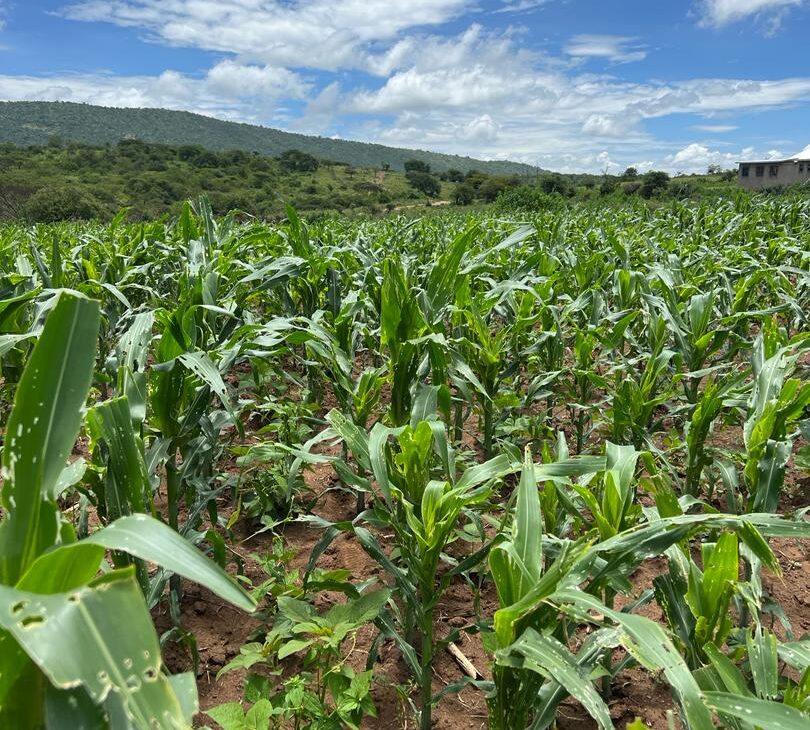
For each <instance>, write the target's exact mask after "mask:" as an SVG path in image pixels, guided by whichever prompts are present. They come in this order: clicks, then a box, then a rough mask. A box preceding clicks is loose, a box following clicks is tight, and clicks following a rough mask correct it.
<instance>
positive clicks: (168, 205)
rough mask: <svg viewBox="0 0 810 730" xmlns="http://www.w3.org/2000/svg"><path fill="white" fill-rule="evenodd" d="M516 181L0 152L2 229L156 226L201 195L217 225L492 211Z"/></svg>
mask: <svg viewBox="0 0 810 730" xmlns="http://www.w3.org/2000/svg"><path fill="white" fill-rule="evenodd" d="M524 181H525V178H521V177H519V176H504V175H487V174H486V173H483V172H481V171H480V170H478V171H472V172H469V173H466V174H464V173H462V172H460V171H459V170H453V171H447V172H439V173H435V172H433V174H427V173H425V172H422V173H417V174H416V176H415V177H413V176H412V175H411V176H409V174H407V173H401V172H398V171H396V170H381V169H380V168H379V167H377V168H374V167H355V166H353V165H349V164H346V163H344V162H334V161H329V160H318V159H317V158H315V157H313V156H312V155H308V154H305V153H302V152H300V151H288V152H283V153H282V154H281V155H279V156H278V157H270V156H269V155H261V154H258V153H250V152H244V151H242V150H224V151H217V150H209V149H206V148H205V147H203V146H202V145H196V144H194V145H165V144H157V143H154V142H143V141H141V140H137V139H129V140H121V141H119V142H117V143H116V144H108V145H87V144H83V143H81V142H74V141H69V140H65V139H64V138H62V137H51V138H50V139H49V140H48V143H47V144H44V145H29V146H20V145H15V144H12V143H10V142H0V220H3V219H5V220H27V221H30V222H35V221H43V222H48V221H57V220H63V219H70V218H82V219H87V218H101V219H105V220H109V219H110V218H112V217H113V216H114V215H115V214H116V213H117V212H118V211H119V210H120V209H121V208H124V207H126V208H129V211H130V216H131V218H133V219H154V218H158V217H160V216H162V215H164V214H166V213H170V214H171V213H176V212H178V211H179V209H180V206H181V205H182V203H183V201H184V200H188V199H193V198H197V197H198V196H199V195H203V194H204V195H207V196H208V197H209V199H210V202H211V206H212V208H213V210H214V212H215V213H217V214H218V215H221V214H224V213H227V212H228V211H229V210H233V209H238V210H241V211H243V212H245V213H248V214H251V215H254V216H259V217H262V218H275V217H281V216H283V215H284V212H285V207H286V205H287V204H292V205H293V206H295V207H296V208H298V209H299V210H300V211H302V212H305V213H307V214H313V213H325V212H330V213H334V212H338V213H358V214H364V215H368V214H378V213H384V212H386V211H391V210H400V209H403V208H413V207H423V206H424V205H425V203H426V202H427V200H428V197H429V198H431V199H434V200H435V199H437V198H438V199H439V200H441V201H442V204H447V201H448V200H453V201H454V202H457V203H458V202H461V203H463V204H468V203H472V202H492V201H494V200H495V198H497V196H498V194H499V193H500V192H501V191H502V190H505V189H507V188H514V187H516V186H518V185H520V184H521V183H522V182H524ZM426 182H427V183H429V184H428V186H427V188H426V187H425V183H426Z"/></svg>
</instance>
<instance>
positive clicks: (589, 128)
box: [582, 114, 635, 137]
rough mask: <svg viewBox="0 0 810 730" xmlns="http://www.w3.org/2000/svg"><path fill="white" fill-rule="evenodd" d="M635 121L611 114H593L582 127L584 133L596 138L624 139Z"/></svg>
mask: <svg viewBox="0 0 810 730" xmlns="http://www.w3.org/2000/svg"><path fill="white" fill-rule="evenodd" d="M634 126H635V124H634V121H633V120H629V119H627V118H625V117H621V116H614V115H611V114H591V115H590V116H589V117H588V118H587V119H586V120H585V122H584V123H583V125H582V133H583V134H590V135H594V136H596V137H623V136H624V135H626V134H627V133H628V131H630V128H631V127H634Z"/></svg>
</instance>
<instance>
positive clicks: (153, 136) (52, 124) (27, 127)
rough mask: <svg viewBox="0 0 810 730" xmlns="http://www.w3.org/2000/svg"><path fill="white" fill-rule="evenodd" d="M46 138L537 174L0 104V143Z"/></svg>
mask: <svg viewBox="0 0 810 730" xmlns="http://www.w3.org/2000/svg"><path fill="white" fill-rule="evenodd" d="M52 137H61V138H63V139H66V140H72V141H76V142H81V143H84V144H88V145H105V144H115V143H117V142H119V141H121V140H123V139H139V140H142V141H144V142H154V143H159V144H165V145H186V144H197V145H201V146H203V147H205V148H206V149H209V150H219V151H222V150H234V149H235V150H242V151H245V152H258V153H261V154H263V155H270V156H276V155H279V154H281V153H282V152H285V151H287V150H292V149H297V150H301V151H302V152H306V153H308V154H310V155H313V156H314V157H317V158H318V159H320V160H333V161H335V162H344V163H347V164H349V165H353V166H354V167H368V168H381V167H383V166H384V165H389V166H390V168H391V169H392V170H398V171H402V170H404V164H405V161H406V160H412V159H416V160H421V161H423V162H426V163H428V164H429V165H430V166H431V168H432V169H433V170H435V171H437V172H442V171H445V170H450V169H456V170H460V171H461V172H468V171H469V170H472V169H477V170H481V171H482V172H486V173H488V174H490V175H534V174H537V173H538V172H540V170H539V169H538V168H535V167H531V166H530V165H524V164H521V163H517V162H507V161H484V160H475V159H473V158H471V157H461V156H457V155H447V154H442V153H439V152H428V151H425V150H411V149H402V148H399V147H386V146H384V145H379V144H370V143H366V142H353V141H349V140H342V139H330V138H326V137H314V136H308V135H304V134H295V133H292V132H283V131H281V130H278V129H271V128H269V127H260V126H256V125H252V124H241V123H238V122H226V121H223V120H221V119H215V118H213V117H206V116H202V115H200V114H192V113H190V112H181V111H171V110H168V109H118V108H111V107H102V106H92V105H90V104H74V103H72V102H62V101H3V102H0V142H12V143H13V144H16V145H21V146H28V145H41V144H45V143H46V142H48V140H49V139H50V138H52Z"/></svg>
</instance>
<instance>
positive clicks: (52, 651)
mask: <svg viewBox="0 0 810 730" xmlns="http://www.w3.org/2000/svg"><path fill="white" fill-rule="evenodd" d="M0 626H2V627H3V628H4V629H6V630H7V631H9V632H10V633H11V634H12V635H13V636H14V638H15V639H16V640H17V641H18V642H19V644H20V646H22V648H23V649H24V650H25V652H26V654H28V656H29V657H31V659H32V660H33V661H34V663H35V664H36V665H37V666H38V667H39V668H40V670H41V671H42V672H43V673H44V674H45V675H46V676H47V677H48V679H49V680H50V682H51V684H52V685H54V687H56V688H58V689H73V688H75V687H78V686H81V687H83V688H84V689H85V691H86V692H87V693H88V695H89V696H90V697H91V699H92V700H93V702H94V703H95V704H97V705H99V704H102V703H104V702H105V701H106V700H107V699H108V698H109V697H111V696H113V695H114V696H115V697H116V698H117V699H118V700H120V702H121V703H122V706H123V709H124V712H125V714H126V716H127V718H128V719H129V720H130V721H131V722H132V723H133V724H134V726H135V727H136V728H138V729H139V730H149V729H150V728H152V727H170V728H178V729H179V728H186V727H187V726H188V725H189V723H190V721H191V718H190V717H187V716H185V715H184V711H183V707H181V705H180V703H179V701H178V700H177V698H176V696H175V695H174V692H173V690H172V687H171V685H170V683H169V681H168V679H167V678H166V676H165V675H164V674H163V672H162V667H161V657H160V645H159V644H158V640H157V637H156V635H155V631H154V628H153V626H152V619H151V616H150V615H149V611H148V610H147V607H146V603H145V601H144V598H143V594H142V593H141V591H140V588H139V587H138V584H137V582H136V581H135V579H134V576H133V573H132V571H121V572H118V573H112V574H109V575H108V576H107V577H106V578H105V579H104V580H102V581H101V582H99V583H98V584H97V586H96V587H95V588H89V587H86V588H82V589H80V590H78V591H75V592H72V593H61V594H54V595H49V596H45V595H41V594H35V593H28V592H25V591H20V590H17V589H16V588H11V587H8V586H0ZM122 627H126V630H124V631H122ZM122 730H123V728H122Z"/></svg>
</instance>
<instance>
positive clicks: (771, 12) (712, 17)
mask: <svg viewBox="0 0 810 730" xmlns="http://www.w3.org/2000/svg"><path fill="white" fill-rule="evenodd" d="M804 3H805V0H703V2H702V4H701V5H702V8H701V11H702V21H701V22H702V23H703V25H705V26H711V27H715V28H722V27H723V26H726V25H730V24H731V23H737V22H739V21H741V20H745V19H746V18H749V17H751V16H759V17H766V18H768V20H769V23H770V29H771V30H775V29H776V27H778V24H779V22H780V20H781V17H782V13H784V12H785V11H787V10H789V9H790V8H795V7H798V6H800V5H803V4H804ZM774 23H775V24H776V25H774Z"/></svg>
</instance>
